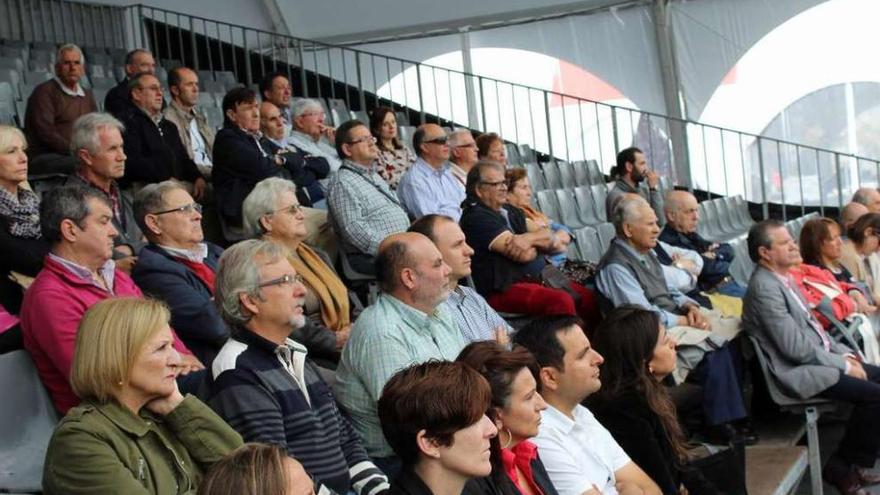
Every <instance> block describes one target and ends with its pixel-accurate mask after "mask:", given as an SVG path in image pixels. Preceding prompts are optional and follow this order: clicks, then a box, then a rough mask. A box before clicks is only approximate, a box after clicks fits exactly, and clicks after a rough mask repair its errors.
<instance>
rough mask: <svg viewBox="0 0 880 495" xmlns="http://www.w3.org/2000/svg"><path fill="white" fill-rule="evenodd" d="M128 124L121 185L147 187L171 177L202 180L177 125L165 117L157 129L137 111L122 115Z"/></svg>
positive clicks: (146, 117) (126, 124) (124, 122)
mask: <svg viewBox="0 0 880 495" xmlns="http://www.w3.org/2000/svg"><path fill="white" fill-rule="evenodd" d="M121 120H122V123H123V124H125V136H124V141H125V154H126V155H127V156H128V158H127V160H126V163H125V176H124V177H123V178H122V180H121V181H120V183H122V184H125V185H128V184H131V183H132V182H146V183H148V184H152V183H156V182H161V181H163V180H168V179H171V178H174V179H178V180H184V181H189V182H193V181H195V180H196V179H197V178H199V177H201V173H200V172H199V169H198V168H197V167H196V164H195V163H194V162H193V161H192V159H190V157H189V154H188V153H187V152H186V149H185V148H184V147H183V143H181V142H180V135H179V134H177V126H176V125H174V123H173V122H171V121H170V120H168V119H166V118H164V117H162V120H160V121H159V125H158V126H157V125H156V124H155V123H154V122H153V121H152V120H151V119H150V117H148V116H147V114H146V113H144V112H143V111H141V110H140V109H139V108H134V109H131V110H129V111H128V112H126V113H125V114H124V115H123V116H122V119H121Z"/></svg>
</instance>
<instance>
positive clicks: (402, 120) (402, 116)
mask: <svg viewBox="0 0 880 495" xmlns="http://www.w3.org/2000/svg"><path fill="white" fill-rule="evenodd" d="M394 117H395V118H396V119H397V125H398V126H403V125H407V126H408V125H410V124H411V122H410V121H409V116H408V115H407V114H406V112H394Z"/></svg>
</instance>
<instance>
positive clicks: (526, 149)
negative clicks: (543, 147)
mask: <svg viewBox="0 0 880 495" xmlns="http://www.w3.org/2000/svg"><path fill="white" fill-rule="evenodd" d="M519 156H520V157H522V161H523V162H527V163H528V162H537V161H538V154H537V153H535V150H533V149H532V147H531V146H529V145H527V144H521V145H519Z"/></svg>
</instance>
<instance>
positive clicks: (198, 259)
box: [159, 242, 208, 263]
mask: <svg viewBox="0 0 880 495" xmlns="http://www.w3.org/2000/svg"><path fill="white" fill-rule="evenodd" d="M159 247H160V248H162V249H164V250H165V251H167V252H168V254H170V255H172V256H176V257H178V258H183V259H185V260H189V261H192V262H193V263H204V262H205V258H207V257H208V245H207V244H205V243H204V242H200V243H199V244H198V245H196V247H195V248H194V249H181V248H174V247H170V246H163V245H161V244H159Z"/></svg>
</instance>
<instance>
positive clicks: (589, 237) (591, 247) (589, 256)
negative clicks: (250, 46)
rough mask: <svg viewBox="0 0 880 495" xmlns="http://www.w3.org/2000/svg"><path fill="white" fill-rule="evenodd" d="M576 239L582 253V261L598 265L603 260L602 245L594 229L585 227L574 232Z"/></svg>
mask: <svg viewBox="0 0 880 495" xmlns="http://www.w3.org/2000/svg"><path fill="white" fill-rule="evenodd" d="M574 238H575V241H576V242H577V245H578V250H579V251H580V253H581V259H582V260H585V261H589V262H591V263H598V262H599V260H601V259H602V254H603V253H604V251H602V245H601V243H600V242H599V233H598V232H596V229H595V228H593V227H583V228H580V229H577V230H575V231H574Z"/></svg>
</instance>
